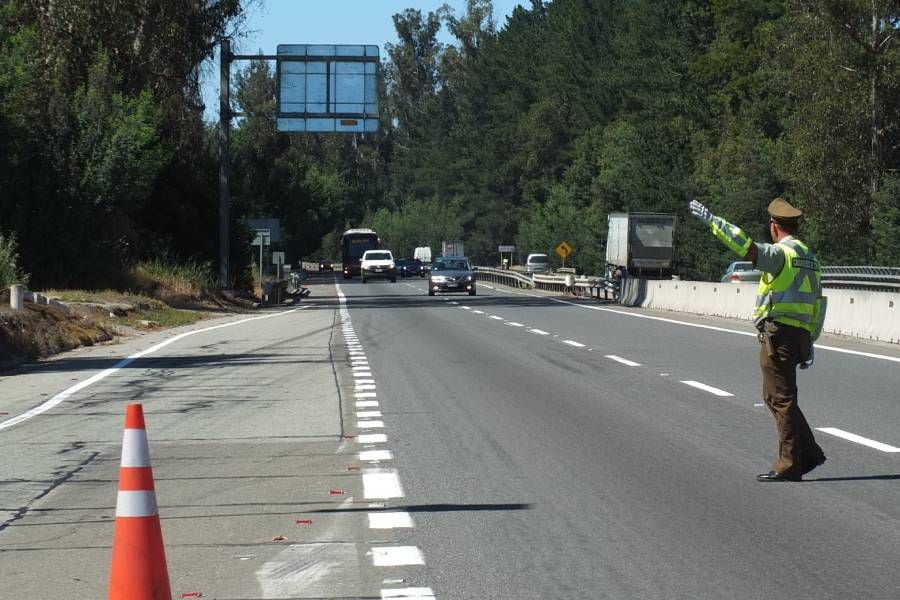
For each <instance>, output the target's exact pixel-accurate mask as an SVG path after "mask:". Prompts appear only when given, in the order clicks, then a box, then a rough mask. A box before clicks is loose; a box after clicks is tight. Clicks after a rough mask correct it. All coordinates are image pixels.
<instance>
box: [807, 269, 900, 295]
mask: <svg viewBox="0 0 900 600" xmlns="http://www.w3.org/2000/svg"><path fill="white" fill-rule="evenodd" d="M822 286H823V287H831V288H844V289H857V290H870V291H889V292H900V267H870V266H848V267H822Z"/></svg>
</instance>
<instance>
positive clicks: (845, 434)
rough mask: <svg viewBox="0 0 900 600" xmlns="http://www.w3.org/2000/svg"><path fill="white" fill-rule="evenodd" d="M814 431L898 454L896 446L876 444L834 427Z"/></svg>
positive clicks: (899, 450)
mask: <svg viewBox="0 0 900 600" xmlns="http://www.w3.org/2000/svg"><path fill="white" fill-rule="evenodd" d="M816 431H821V432H822V433H827V434H829V435H833V436H835V437H839V438H842V439H845V440H847V441H848V442H855V443H857V444H862V445H863V446H868V447H869V448H874V449H876V450H881V451H882V452H900V448H897V447H896V446H891V445H890V444H884V443H882V442H876V441H875V440H870V439H869V438H866V437H863V436H861V435H856V434H855V433H850V432H849V431H844V430H843V429H838V428H836V427H816Z"/></svg>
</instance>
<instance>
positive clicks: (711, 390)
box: [681, 379, 734, 398]
mask: <svg viewBox="0 0 900 600" xmlns="http://www.w3.org/2000/svg"><path fill="white" fill-rule="evenodd" d="M681 383H683V384H685V385H689V386H691V387H695V388H697V389H698V390H703V391H704V392H709V393H710V394H713V395H716V396H721V397H723V398H724V397H729V396H734V394H732V393H731V392H726V391H725V390H720V389H719V388H716V387H713V386H711V385H706V384H705V383H700V382H699V381H693V380H691V379H689V380H687V381H682V382H681Z"/></svg>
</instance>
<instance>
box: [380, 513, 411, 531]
mask: <svg viewBox="0 0 900 600" xmlns="http://www.w3.org/2000/svg"><path fill="white" fill-rule="evenodd" d="M409 527H415V525H414V524H413V520H412V516H411V515H410V514H409V513H408V512H403V511H397V512H375V513H369V529H405V528H409Z"/></svg>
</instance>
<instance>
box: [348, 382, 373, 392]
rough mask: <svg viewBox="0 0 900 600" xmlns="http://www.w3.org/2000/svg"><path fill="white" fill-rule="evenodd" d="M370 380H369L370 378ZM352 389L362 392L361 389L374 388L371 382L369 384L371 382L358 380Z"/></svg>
mask: <svg viewBox="0 0 900 600" xmlns="http://www.w3.org/2000/svg"><path fill="white" fill-rule="evenodd" d="M370 381H371V380H370ZM353 389H354V390H356V391H357V392H363V391H365V390H374V389H375V386H374V385H373V384H371V383H360V382H358V381H357V382H356V387H355V388H353Z"/></svg>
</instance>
